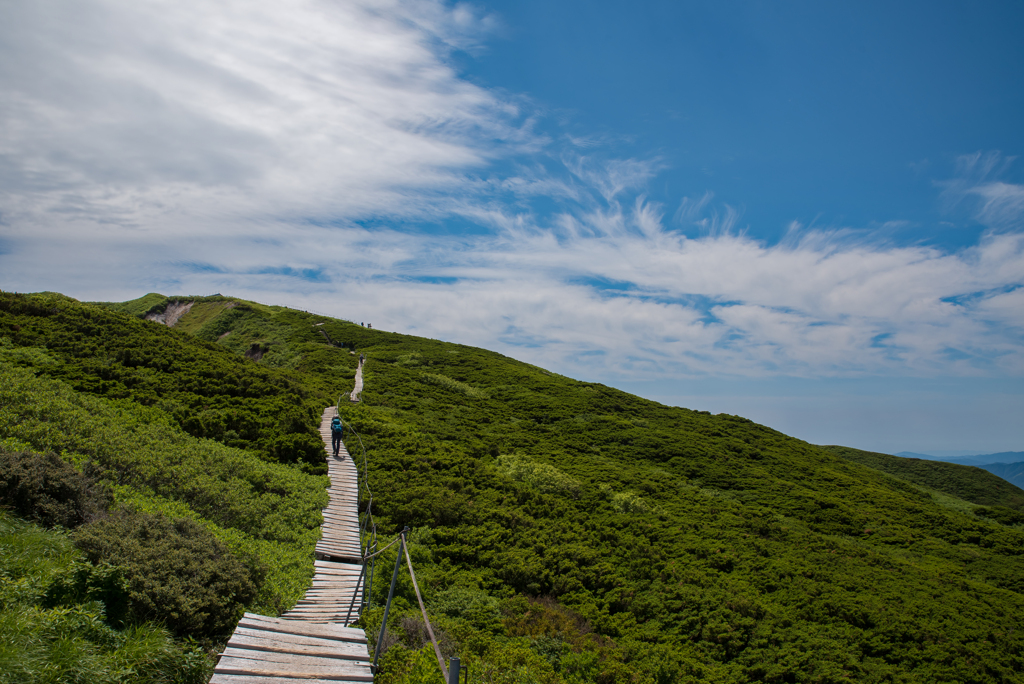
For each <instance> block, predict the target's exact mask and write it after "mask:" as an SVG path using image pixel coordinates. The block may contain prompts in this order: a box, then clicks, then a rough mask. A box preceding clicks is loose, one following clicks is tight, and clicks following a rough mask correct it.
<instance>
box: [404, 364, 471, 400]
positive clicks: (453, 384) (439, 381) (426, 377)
mask: <svg viewBox="0 0 1024 684" xmlns="http://www.w3.org/2000/svg"><path fill="white" fill-rule="evenodd" d="M406 358H407V357H401V358H400V360H399V361H398V363H399V364H401V365H409V363H408V362H407V361H405V362H403V361H404V360H405V359H406ZM420 380H421V381H422V382H425V383H428V384H430V385H437V386H438V387H443V388H444V389H446V390H449V391H450V392H457V393H458V394H462V395H464V396H467V397H469V398H470V399H479V398H481V397H486V396H487V393H486V392H484V391H483V390H480V389H477V388H476V387H473V386H472V385H468V384H466V383H464V382H459V381H458V380H453V379H452V378H449V377H448V376H446V375H438V374H437V373H422V374H420Z"/></svg>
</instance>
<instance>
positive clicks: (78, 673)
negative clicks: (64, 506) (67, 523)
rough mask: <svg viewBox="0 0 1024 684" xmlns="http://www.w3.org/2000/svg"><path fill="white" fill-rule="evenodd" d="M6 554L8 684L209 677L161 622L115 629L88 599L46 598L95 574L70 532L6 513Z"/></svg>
mask: <svg viewBox="0 0 1024 684" xmlns="http://www.w3.org/2000/svg"><path fill="white" fill-rule="evenodd" d="M0 549H2V553H0V682H2V683H3V684H8V683H9V684H58V683H63V682H90V683H92V682H96V683H97V684H120V683H122V682H128V681H130V682H139V683H140V684H200V683H201V682H205V681H206V680H207V679H208V678H209V672H210V669H211V664H210V661H209V659H208V658H207V657H206V655H205V654H204V653H203V652H202V650H200V649H198V648H196V647H195V646H192V645H188V644H181V643H175V642H174V641H173V640H172V639H171V638H170V637H169V635H168V634H167V632H166V631H165V630H163V629H162V628H160V627H158V626H156V625H152V624H142V625H133V626H130V627H128V628H126V629H123V630H118V629H115V628H113V627H111V626H110V625H109V624H108V623H107V622H106V621H105V617H106V615H105V606H104V604H103V603H101V602H99V601H97V600H91V599H88V598H86V600H81V601H77V600H65V601H62V602H60V603H58V604H57V605H52V602H50V601H48V598H47V595H48V592H50V590H51V589H52V588H53V585H54V583H55V582H57V581H60V580H61V579H62V578H64V577H68V576H72V575H75V574H76V573H82V572H85V573H88V572H89V570H88V568H89V566H87V565H85V564H83V563H82V560H81V558H80V553H79V552H77V551H76V550H75V548H74V546H73V545H72V544H71V542H70V540H69V539H68V538H67V537H66V536H65V535H63V534H60V533H57V532H48V531H46V530H43V529H42V528H39V527H37V526H35V525H31V524H29V523H26V522H23V521H19V520H17V519H15V518H13V517H11V516H10V515H9V514H7V513H4V512H2V511H0ZM108 577H109V573H108ZM57 593H59V592H57ZM64 598H65V599H69V597H68V596H67V595H65V596H64Z"/></svg>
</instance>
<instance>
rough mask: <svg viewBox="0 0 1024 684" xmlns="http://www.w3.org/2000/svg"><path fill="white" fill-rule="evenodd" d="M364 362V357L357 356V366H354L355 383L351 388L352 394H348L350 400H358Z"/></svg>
mask: <svg viewBox="0 0 1024 684" xmlns="http://www.w3.org/2000/svg"><path fill="white" fill-rule="evenodd" d="M364 363H366V359H365V357H363V356H362V355H360V356H359V366H358V367H357V368H356V384H355V387H353V388H352V394H350V395H349V400H350V401H359V394H360V393H361V392H362V391H363V364H364Z"/></svg>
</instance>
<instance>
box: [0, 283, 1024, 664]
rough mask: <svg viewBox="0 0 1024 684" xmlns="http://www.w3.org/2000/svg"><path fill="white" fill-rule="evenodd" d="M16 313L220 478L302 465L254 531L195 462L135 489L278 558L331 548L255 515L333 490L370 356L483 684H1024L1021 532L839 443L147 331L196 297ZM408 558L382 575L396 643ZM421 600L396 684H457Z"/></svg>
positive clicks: (415, 357) (376, 485) (295, 320)
mask: <svg viewBox="0 0 1024 684" xmlns="http://www.w3.org/2000/svg"><path fill="white" fill-rule="evenodd" d="M4 297H5V299H4V300H3V303H2V306H0V337H5V338H6V340H7V341H6V343H5V344H6V347H4V355H5V358H6V359H7V363H8V364H9V365H16V366H18V369H17V372H20V373H22V374H28V375H31V376H32V377H33V378H35V379H36V381H39V382H58V383H61V387H63V388H65V389H66V391H69V392H73V393H74V395H75V396H78V397H81V398H83V400H85V398H88V400H89V401H93V400H96V401H103V402H107V404H109V405H110V406H112V407H113V406H116V407H118V409H119V410H120V409H122V408H123V409H124V410H125V411H127V412H129V413H131V412H134V411H143V412H145V416H147V417H148V418H147V419H151V422H152V423H158V422H160V421H163V422H162V424H163V425H165V426H166V429H168V430H177V431H178V432H177V433H176V434H180V435H181V439H186V438H187V439H192V440H197V444H198V443H201V444H203V445H208V446H204V447H203V448H206V449H208V450H209V452H208V453H209V454H210V456H209V457H208V458H207V460H206V461H205V462H206V463H208V464H210V465H211V466H212V465H213V464H214V463H215V462H216V461H218V460H219V459H221V458H228V457H229V451H230V450H231V449H233V451H230V454H231V456H230V457H231V458H235V459H242V458H243V457H244V458H250V459H253V461H252V462H253V463H255V462H260V463H263V464H265V465H266V466H267V467H275V468H282V469H283V470H281V471H274V472H280V473H281V474H280V475H274V476H272V477H267V476H265V478H266V479H264V484H263V485H262V488H263V489H262V490H261V489H260V487H258V486H256V484H255V482H256V480H250V484H249V485H247V486H245V487H239V488H238V489H237V491H238V492H239V493H238V495H237V496H238V498H237V502H238V503H237V506H236V509H235V510H236V511H238V513H237V514H232V515H230V516H227V517H228V518H230V520H232V521H234V524H235V526H234V527H229V526H228V523H227V521H226V519H224V518H217V516H218V515H220V513H219V508H220V506H219V501H220V500H221V498H220V496H219V495H218V496H214V497H212V498H210V497H203V496H199V497H194V498H189V497H190V496H191V495H190V493H189V487H188V486H184V487H179V488H177V489H176V488H175V484H174V483H175V482H181V481H184V482H186V483H187V482H188V480H187V479H186V478H188V477H191V475H190V474H191V473H195V472H197V471H196V470H194V469H190V468H191V466H188V465H185V466H183V468H184V470H182V471H181V473H182V474H181V475H180V476H178V475H175V476H171V477H167V478H162V479H161V478H159V477H156V476H155V475H154V473H155V472H159V471H161V470H162V469H163V467H157V468H152V469H147V468H145V467H143V466H144V463H139V464H136V465H131V466H130V467H129V468H128V471H129V472H130V473H131V474H130V475H129V476H127V481H126V482H125V483H124V484H122V485H120V486H123V487H128V488H130V489H131V491H133V492H145V493H146V494H145V496H142V495H140V494H131V495H122V497H121V498H122V499H123V500H124V501H125V502H126V503H132V502H135V501H142V500H143V499H145V497H149V498H148V499H146V500H152V499H153V498H154V497H155V496H163V497H165V499H164V500H166V501H169V502H170V501H172V502H174V506H178V507H179V508H178V509H177V510H180V511H182V512H189V511H190V513H189V515H191V516H192V517H194V518H195V519H197V520H200V519H201V520H202V521H204V522H203V524H204V525H206V526H207V528H208V529H211V530H214V531H216V530H217V529H218V528H220V529H233V530H238V531H239V533H241V532H245V533H246V534H249V535H250V537H251V538H253V539H273V540H277V541H279V542H280V548H279V549H275V548H271V547H269V546H266V547H261V548H260V549H258V550H255V551H253V550H252V549H253V548H254V547H246V546H245V545H244V544H242V545H238V546H236V547H233V548H234V549H235V550H234V551H233V553H236V554H239V556H240V557H241V558H243V559H245V558H247V557H248V558H250V559H256V560H260V559H262V560H263V561H264V562H267V563H269V562H271V560H270V559H271V558H272V557H273V556H275V555H276V554H285V555H286V554H287V553H290V552H286V551H285V548H286V547H287V548H290V549H293V550H294V553H297V554H300V555H301V554H302V553H303V552H304V551H303V549H304V548H306V549H308V547H304V546H303V544H306V543H308V542H306V541H305V539H306V538H305V537H303V536H302V535H301V534H299V535H296V536H295V537H294V538H291V539H289V538H287V537H285V536H278V537H275V536H273V534H275V533H272V532H271V531H269V530H266V529H265V527H266V525H265V524H264V517H265V516H264V514H263V513H262V512H261V511H262V510H264V509H260V508H258V507H257V508H249V506H250V505H253V506H255V504H250V499H253V498H255V499H258V497H256V494H257V493H258V492H260V491H270V490H273V489H274V485H275V483H276V481H277V478H278V477H281V478H284V479H285V481H287V479H288V478H290V477H296V478H299V477H300V476H301V477H305V478H315V474H316V472H317V469H316V458H314V457H312V456H310V455H308V453H307V451H305V449H306V448H307V447H308V446H309V444H310V439H314V440H315V439H316V435H315V427H316V417H317V416H318V415H319V410H320V408H322V407H323V406H324V405H326V404H327V403H330V402H332V401H333V400H334V399H335V398H336V397H337V396H338V395H339V394H341V393H343V392H346V391H348V390H349V389H350V388H351V382H352V381H351V377H352V371H353V368H354V365H355V358H356V357H355V356H354V355H353V354H352V353H351V352H356V353H364V354H366V356H367V359H368V361H367V365H366V368H365V373H364V378H365V389H364V394H363V402H362V403H361V404H359V405H356V406H348V405H346V406H343V407H342V409H343V411H344V413H345V417H346V419H347V420H348V421H349V422H350V423H351V424H353V425H354V426H355V428H356V430H357V431H358V433H359V434H360V436H361V437H362V440H363V442H364V443H365V446H366V448H367V452H368V455H369V466H370V473H371V486H372V488H373V489H374V492H375V503H374V510H375V512H376V513H377V523H378V528H379V530H380V532H381V534H383V535H385V536H386V535H389V534H394V533H396V532H397V531H398V530H399V529H401V528H402V527H403V526H404V525H409V526H411V527H413V528H414V533H413V540H414V546H413V554H414V555H413V558H414V562H415V563H416V566H417V577H418V579H419V580H420V582H421V585H423V587H424V590H425V598H426V600H427V602H428V607H429V609H430V612H431V620H432V622H433V623H434V625H435V627H436V628H437V630H438V632H439V637H440V640H441V642H442V648H443V649H444V650H445V651H446V652H447V653H455V652H457V653H458V654H459V655H460V656H461V657H462V658H463V659H464V662H467V663H468V664H469V667H470V672H471V674H472V681H474V682H476V681H480V682H483V681H488V682H677V681H719V682H762V681H763V682H844V681H866V682H876V681H877V682H896V681H899V682H911V681H921V682H925V681H928V682H932V681H948V682H1020V681H1022V676H1021V675H1020V674H1019V673H1020V672H1022V671H1024V657H1022V656H1021V653H1024V636H1022V635H1024V630H1022V629H1021V628H1022V627H1024V624H1022V623H1024V610H1022V609H1024V579H1022V578H1024V558H1022V556H1021V554H1022V553H1024V534H1022V533H1021V531H1020V530H1018V529H1016V528H1015V527H1013V525H1014V524H1015V523H1013V522H1012V521H1009V524H1003V523H1001V522H999V520H997V519H992V518H988V517H986V518H980V517H978V516H976V515H972V514H967V513H965V512H962V511H959V510H956V509H955V508H951V507H948V506H943V505H940V503H938V502H937V501H936V500H935V499H933V497H932V496H930V495H929V494H928V493H926V492H924V491H922V489H921V488H920V487H919V486H917V485H915V484H913V483H911V482H908V481H905V480H903V479H899V478H895V477H892V476H889V475H886V474H885V473H882V472H879V471H878V470H877V469H875V468H872V467H868V466H866V465H863V464H861V463H858V462H855V461H852V460H850V459H848V458H844V457H842V456H840V455H837V454H835V453H832V452H830V451H829V450H826V449H823V448H820V447H816V446H813V445H810V444H807V443H805V442H801V441H799V440H796V439H793V438H790V437H788V436H786V435H783V434H781V433H778V432H775V431H773V430H770V429H768V428H766V427H763V426H760V425H756V424H754V423H752V422H750V421H748V420H745V419H743V418H740V417H737V416H729V415H709V414H707V413H706V412H700V411H691V410H687V409H680V408H671V407H666V406H661V405H659V404H656V403H654V402H650V401H646V400H643V399H640V398H638V397H634V396H631V395H628V394H625V393H623V392H619V391H617V390H614V389H611V388H608V387H604V386H601V385H597V384H592V383H583V382H578V381H575V380H571V379H569V378H565V377H561V376H558V375H555V374H552V373H549V372H547V371H545V370H543V369H540V368H536V367H533V366H530V365H527V364H523V363H520V362H517V361H514V360H512V359H509V358H506V357H503V356H501V355H499V354H495V353H493V352H488V351H485V350H481V349H475V348H471V347H465V346H461V345H455V344H448V343H442V342H438V341H435V340H425V339H422V338H415V337H411V336H405V335H398V334H394V333H387V332H383V331H377V330H370V329H367V328H363V327H361V326H359V325H355V324H352V323H348V322H345V321H338V320H333V319H326V318H323V317H320V316H314V315H309V314H305V313H303V312H296V311H291V310H287V309H281V308H277V307H265V306H260V305H255V304H251V303H246V302H242V301H236V300H231V299H229V298H220V299H216V298H206V299H204V300H201V301H196V303H195V304H193V306H192V309H191V310H190V311H189V313H187V314H185V315H184V316H183V317H182V318H181V319H180V320H179V321H178V324H177V326H176V327H175V328H171V329H168V328H166V327H165V326H161V325H159V324H156V323H150V322H146V321H142V320H140V318H139V317H140V316H143V315H145V313H147V312H149V311H151V310H152V309H153V307H159V306H164V305H166V303H167V300H168V298H163V301H161V300H160V298H159V297H154V296H147V299H146V301H144V302H141V303H139V302H136V303H128V305H127V308H125V310H124V311H118V310H116V309H115V308H111V307H100V306H92V305H83V304H80V303H77V302H74V301H72V300H67V299H64V298H60V297H58V296H56V295H44V296H28V297H25V296H17V297H15V296H10V295H5V296H4ZM174 299H176V300H185V298H180V297H179V298H174ZM189 301H191V300H189ZM186 331H187V332H186ZM118 338H120V339H118ZM253 350H258V351H259V353H258V354H256V353H253ZM247 353H248V354H249V357H250V359H254V358H258V359H259V360H258V361H253V360H247V359H246V358H245V355H246V354H247ZM22 377H25V376H22ZM25 382H29V380H25ZM253 387H256V388H257V389H256V390H255V391H254V390H253V389H252V388H253ZM69 401H70V399H69ZM132 415H135V414H134V413H133V414H132ZM138 415H139V416H141V415H142V414H141V413H140V414H138ZM55 420H56V417H55V416H52V415H51V416H46V415H40V417H39V422H38V425H39V426H42V425H43V424H45V423H47V422H53V421H55ZM140 420H141V418H140ZM43 432H45V429H44V428H43V427H39V428H38V429H37V430H36V432H33V433H32V434H36V433H40V434H41V433H43ZM19 439H25V441H28V440H27V438H24V437H21V438H19ZM47 448H49V449H54V450H56V448H55V447H47ZM75 449H78V451H75ZM218 449H226V450H227V451H223V452H221V451H217V450H218ZM65 451H66V452H67V457H68V458H69V459H70V460H72V461H74V462H76V463H80V464H85V463H88V462H91V461H98V460H100V459H99V458H98V457H97V456H94V455H91V454H90V453H88V452H86V451H85V449H84V448H80V447H77V446H72V447H70V448H65ZM119 453H120V452H119ZM174 453H177V449H172V450H171V453H169V454H167V455H166V456H161V457H160V458H166V459H171V460H169V461H167V462H169V463H173V458H174V456H173V454H174ZM143 460H145V461H146V462H148V461H149V457H147V458H146V459H143ZM115 462H116V459H115ZM100 465H101V466H102V464H100ZM103 468H107V469H106V470H103ZM231 469H232V468H227V467H226V468H224V469H223V470H221V471H219V472H225V473H227V472H230V470H231ZM101 470H102V472H103V473H105V475H104V477H105V478H107V479H108V480H111V481H116V473H112V472H110V470H109V467H108V466H102V468H101ZM254 472H256V471H254ZM285 473H289V474H288V475H286V474H285ZM292 474H294V475H292ZM151 476H153V477H154V478H155V479H154V480H152V481H151V480H150V479H148V478H149V477H151ZM217 477H219V476H214V477H213V480H212V481H211V482H210V484H209V487H210V488H211V491H220V490H218V489H217V487H218V486H219V485H217V484H216V480H217ZM165 480H166V481H165ZM298 481H299V480H296V482H298ZM954 486H957V487H959V486H966V485H961V484H959V483H958V484H955V485H954ZM161 487H163V488H165V489H160V488H161ZM302 491H305V490H304V489H302V488H301V487H298V486H297V485H296V487H295V488H292V489H287V488H286V489H285V490H284V491H280V492H277V494H278V495H279V496H280V505H281V506H285V505H286V503H287V502H290V501H292V500H293V499H296V498H298V500H299V501H300V502H305V503H301V504H298V508H299V509H302V510H309V508H311V507H312V506H314V505H316V503H315V502H314V501H313V500H312V499H309V498H305V499H304V498H303V496H305V495H303V494H302V493H301V492H302ZM149 492H152V494H150V493H149ZM203 502H206V503H205V504H204V503H203ZM203 505H206V507H205V508H203ZM170 507H171V504H167V506H166V507H165V509H164V510H165V511H169V510H170ZM969 507H970V504H966V503H965V509H966V508H969ZM302 521H303V522H302V523H298V524H299V525H300V526H301V525H305V524H308V520H307V519H306V518H302ZM224 536H225V538H227V537H229V536H230V535H224ZM247 548H248V549H250V550H248V551H247V550H246V549H247ZM306 553H308V551H306ZM247 554H248V555H247ZM393 562H394V556H393V555H392V556H391V558H390V560H389V559H388V558H387V557H386V556H385V557H384V558H382V564H381V565H378V572H377V573H376V582H375V587H374V595H375V606H374V608H372V609H371V610H369V611H368V612H367V614H366V615H365V616H364V623H365V625H366V627H367V628H368V630H369V632H370V633H371V635H372V634H374V633H375V632H376V630H377V629H378V628H379V626H380V619H381V609H380V601H381V598H382V597H383V595H384V594H385V593H386V590H387V586H386V584H387V582H388V580H389V579H390V577H388V576H387V575H388V574H389V570H387V569H385V570H381V568H382V567H383V568H387V567H388V565H389V563H393ZM250 564H252V563H250ZM257 581H259V578H257ZM261 592H262V594H261V595H263V596H266V595H267V589H266V588H265V587H264V588H263V589H261ZM279 595H284V594H283V593H279ZM413 606H415V596H414V594H413V593H412V587H411V585H410V584H409V583H408V580H407V579H404V578H403V580H402V582H400V584H399V589H398V594H397V600H396V606H395V607H394V608H393V609H392V613H391V617H390V618H389V634H390V635H391V636H390V637H389V640H388V643H387V646H388V650H387V652H386V653H385V654H384V656H383V660H382V662H383V664H384V670H383V672H382V673H381V674H380V676H379V677H378V681H379V682H382V683H383V684H387V683H388V682H418V681H424V682H425V681H434V679H436V677H437V674H436V672H433V671H431V670H430V663H429V658H430V654H429V652H428V651H426V650H425V648H427V649H429V647H428V646H427V647H425V641H424V635H423V629H422V623H421V621H420V618H419V617H418V610H416V609H414V608H413Z"/></svg>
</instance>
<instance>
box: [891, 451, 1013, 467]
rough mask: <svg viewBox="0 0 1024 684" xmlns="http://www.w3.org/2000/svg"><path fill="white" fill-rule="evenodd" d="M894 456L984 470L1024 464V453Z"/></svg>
mask: <svg viewBox="0 0 1024 684" xmlns="http://www.w3.org/2000/svg"><path fill="white" fill-rule="evenodd" d="M894 455H895V456H901V457H902V458H923V459H927V460H929V461H941V462H943V463H959V464H960V465H972V466H978V467H979V468H983V467H984V466H985V465H986V464H989V463H1020V462H1024V451H1001V452H999V453H998V454H977V455H974V456H932V455H931V454H918V453H915V452H913V451H900V452H899V453H896V454H894Z"/></svg>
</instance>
